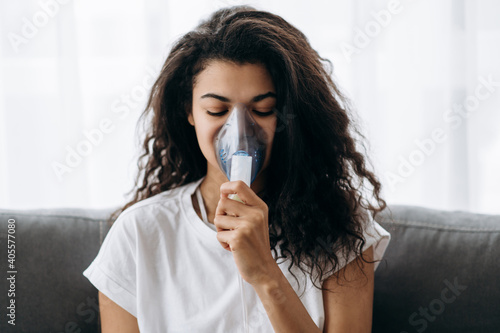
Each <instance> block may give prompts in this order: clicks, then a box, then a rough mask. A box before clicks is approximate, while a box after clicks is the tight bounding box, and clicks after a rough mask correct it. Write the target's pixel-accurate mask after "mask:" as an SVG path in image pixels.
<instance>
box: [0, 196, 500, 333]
mask: <svg viewBox="0 0 500 333" xmlns="http://www.w3.org/2000/svg"><path fill="white" fill-rule="evenodd" d="M390 210H391V211H392V219H391V216H390V213H391V212H390V211H389V209H386V210H385V211H384V212H382V214H381V215H380V216H378V217H377V221H378V222H379V223H380V224H381V225H382V226H383V227H384V228H386V229H387V230H388V231H389V232H390V233H391V235H392V239H391V242H390V244H389V247H388V248H387V250H386V253H385V256H384V259H383V260H382V262H381V263H380V265H379V266H378V269H377V271H376V273H375V299H374V320H373V332H384V333H390V332H397V333H403V332H406V333H410V332H454V333H459V332H496V331H498V328H499V327H500V289H499V282H498V279H497V278H498V277H499V275H500V268H499V267H500V266H499V264H498V263H499V259H498V258H500V246H499V245H500V216H491V215H482V214H472V213H465V212H448V211H439V210H433V209H427V208H422V207H413V206H402V205H392V206H391V207H390ZM111 211H112V209H105V210H85V209H55V210H50V209H41V210H0V221H1V225H2V229H1V230H0V243H1V245H0V258H2V259H1V260H0V271H1V272H2V274H3V275H5V274H7V273H6V272H7V271H10V269H9V267H8V266H7V264H8V262H7V260H6V258H7V245H8V236H7V235H8V230H9V228H8V227H7V222H8V220H9V219H14V220H15V222H14V223H11V224H10V225H11V226H13V225H14V226H15V228H10V229H14V233H13V234H12V235H14V236H15V239H12V238H11V240H15V267H14V269H15V270H16V271H17V273H16V274H14V275H15V277H14V278H15V281H14V282H15V283H14V289H15V296H14V297H6V296H7V292H8V290H9V288H10V287H11V284H10V282H9V281H12V280H7V279H6V278H5V277H2V279H0V281H1V282H0V289H1V290H3V292H2V296H1V297H0V316H1V318H2V320H0V332H53V333H58V332H65V333H66V332H80V333H84V332H100V330H99V327H100V324H99V307H98V298H97V289H95V287H94V286H93V285H92V284H91V283H90V282H89V281H88V280H87V278H85V277H84V276H83V275H82V272H83V271H84V270H85V269H86V268H87V267H88V266H89V265H90V263H91V262H92V260H93V259H94V258H95V256H96V255H97V252H98V251H99V248H100V245H101V244H102V241H103V240H104V237H105V236H106V234H107V232H108V230H109V226H108V225H107V223H106V218H107V217H108V215H109V213H110V212H111ZM11 232H12V231H11ZM11 244H12V243H11ZM9 275H10V274H9ZM7 277H9V276H7ZM11 299H14V300H15V324H16V325H15V326H11V325H9V324H8V321H7V320H9V317H7V313H6V310H7V311H10V310H8V309H7V307H8V306H9V304H10V303H8V302H10V300H11ZM5 318H7V320H5Z"/></svg>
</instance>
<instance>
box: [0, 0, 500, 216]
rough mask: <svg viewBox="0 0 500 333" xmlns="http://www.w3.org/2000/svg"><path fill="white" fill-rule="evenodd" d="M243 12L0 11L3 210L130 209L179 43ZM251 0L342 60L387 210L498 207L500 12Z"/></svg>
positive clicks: (78, 7) (464, 5)
mask: <svg viewBox="0 0 500 333" xmlns="http://www.w3.org/2000/svg"><path fill="white" fill-rule="evenodd" d="M240 3H242V2H240V1H234V0H225V1H222V0H221V1H202V0H197V1H189V2H188V1H166V0H147V1H139V0H136V1H132V0H128V1H124V0H122V1H116V0H107V1H89V0H87V1H70V0H40V1H29V0H23V1H19V2H14V1H2V2H0V36H1V37H2V38H1V41H0V208H17V209H25V208H50V207H88V208H104V207H111V206H117V205H121V204H123V203H125V200H126V199H127V198H128V197H127V196H126V192H127V191H129V190H130V188H131V186H132V185H133V178H134V176H135V173H136V162H137V161H136V160H137V156H138V152H139V148H138V147H139V141H138V134H139V133H140V129H136V122H137V119H138V117H139V115H140V113H141V112H142V110H143V108H144V106H145V103H146V98H147V94H148V92H149V89H150V87H151V85H152V83H153V80H154V79H155V78H156V76H157V75H158V73H159V69H160V66H161V65H162V63H163V61H164V59H165V57H166V56H167V54H168V51H169V48H170V47H171V44H172V42H173V41H174V40H175V39H176V38H178V37H180V36H181V35H182V34H184V33H186V32H187V31H189V30H190V29H192V28H193V27H194V26H195V25H196V24H197V23H198V22H199V20H200V19H202V18H205V17H207V16H208V15H209V14H210V13H211V12H212V11H214V10H216V9H217V8H220V7H223V6H228V5H235V4H240ZM245 3H247V4H251V5H255V6H256V7H258V8H261V9H264V10H269V11H272V12H275V13H277V14H279V15H281V16H282V17H284V18H285V19H286V20H288V21H289V22H290V23H292V24H294V25H295V26H296V27H298V28H299V29H301V30H302V31H303V32H304V33H305V34H306V36H308V38H309V40H310V42H311V44H312V45H313V47H314V48H315V49H316V50H318V52H319V53H320V55H322V56H323V57H326V58H329V59H330V60H331V61H332V63H333V65H334V76H335V79H336V81H337V83H338V84H339V85H340V87H341V88H342V89H343V90H344V91H345V92H346V93H347V95H348V96H349V97H350V98H351V99H352V100H353V102H354V105H355V107H356V109H357V118H358V121H359V123H360V125H361V128H362V131H363V132H364V133H365V135H366V136H367V138H368V148H369V151H368V153H369V155H370V158H371V160H372V161H373V168H374V169H375V172H376V173H377V174H378V175H379V177H380V179H381V181H382V183H383V185H384V192H383V196H384V198H385V199H386V200H387V202H388V203H389V204H410V205H417V206H425V207H431V208H439V209H447V210H466V211H474V212H481V213H496V214H499V213H500V191H499V190H498V185H500V175H499V171H500V170H499V169H500V131H499V129H500V126H499V125H500V66H499V60H498V59H500V20H499V19H498V18H499V17H500V16H499V14H500V3H499V2H497V1H495V0H489V1H486V0H481V1H473V0H470V1H466V0H441V1H431V0H414V1H410V0H406V1H405V0H401V1H368V0H367V1H361V0H358V1H349V2H347V1H340V0H338V1H320V0H311V1H307V2H304V1H297V0H294V1H250V2H245ZM355 116H356V115H355Z"/></svg>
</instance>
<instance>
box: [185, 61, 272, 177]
mask: <svg viewBox="0 0 500 333" xmlns="http://www.w3.org/2000/svg"><path fill="white" fill-rule="evenodd" d="M236 103H245V104H246V105H247V107H248V109H249V110H251V111H250V112H251V114H252V117H253V118H254V119H255V121H256V122H257V123H258V124H259V126H260V127H262V128H263V130H264V131H265V132H266V135H267V137H268V138H269V142H268V145H267V150H266V156H265V159H264V164H263V167H262V170H261V172H262V171H263V170H264V169H265V168H266V167H267V165H268V164H269V160H270V156H271V148H272V142H273V138H274V132H275V129H276V117H277V116H276V113H275V112H271V113H269V112H270V111H272V110H273V108H274V107H275V106H276V91H275V88H274V84H273V81H272V79H271V76H270V74H269V72H268V71H267V69H266V67H265V66H263V65H261V64H249V63H247V64H244V65H237V64H234V63H230V62H225V61H220V60H213V61H211V62H210V63H209V64H208V65H207V66H206V67H205V69H204V70H203V71H202V72H200V73H199V74H198V76H197V77H196V79H195V83H194V85H193V101H192V106H193V108H192V112H191V114H189V116H188V121H189V123H190V124H191V125H193V126H194V127H195V131H196V136H197V138H198V144H199V146H200V149H201V151H202V153H203V155H204V156H205V158H206V159H207V162H208V164H207V174H208V173H210V174H213V173H220V174H221V175H223V177H225V175H224V174H223V172H222V170H220V168H219V165H218V163H217V159H216V155H215V150H214V147H213V141H214V138H215V137H216V136H217V134H218V131H219V129H220V128H221V127H222V125H223V124H224V123H225V121H226V120H227V117H229V113H230V111H231V110H232V108H233V106H234V104H236ZM207 111H210V112H211V113H216V115H211V114H209V113H208V112H207ZM256 111H257V112H256ZM259 113H268V115H265V116H264V115H260V114H259Z"/></svg>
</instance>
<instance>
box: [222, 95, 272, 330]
mask: <svg viewBox="0 0 500 333" xmlns="http://www.w3.org/2000/svg"><path fill="white" fill-rule="evenodd" d="M250 111H251V110H250V109H249V108H248V107H247V106H246V105H245V104H243V103H237V104H235V105H234V106H233V108H232V110H231V113H230V114H229V117H228V118H227V120H226V122H225V123H224V125H222V127H221V128H220V130H219V133H218V135H217V136H216V137H215V139H214V143H213V144H214V148H215V154H216V156H217V161H218V163H219V167H220V168H221V170H222V171H223V172H224V173H225V174H226V176H227V178H228V179H229V181H235V180H242V181H244V182H245V184H247V185H248V186H249V187H250V185H251V184H252V182H253V181H254V180H255V178H256V177H257V175H258V174H259V171H260V170H261V169H262V166H263V165H264V159H265V157H266V150H267V144H268V138H267V135H266V133H265V131H264V130H263V129H262V127H260V126H259V124H258V123H257V122H256V121H255V119H253V117H252V115H251V114H250ZM228 197H229V198H230V199H233V200H237V201H240V202H242V203H244V202H243V201H242V200H241V199H240V198H238V195H237V194H230V195H229V196H228ZM238 281H239V286H240V292H241V299H242V304H243V318H244V329H245V332H248V330H249V327H248V313H247V307H246V302H245V287H244V284H243V281H242V278H241V276H240V275H239V274H238Z"/></svg>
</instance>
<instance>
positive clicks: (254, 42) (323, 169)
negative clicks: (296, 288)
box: [109, 6, 386, 290]
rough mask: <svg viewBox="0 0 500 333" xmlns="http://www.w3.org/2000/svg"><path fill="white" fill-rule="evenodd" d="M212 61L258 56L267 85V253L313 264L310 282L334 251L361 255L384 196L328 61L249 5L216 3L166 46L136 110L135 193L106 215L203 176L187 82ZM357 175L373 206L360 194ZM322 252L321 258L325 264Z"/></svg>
mask: <svg viewBox="0 0 500 333" xmlns="http://www.w3.org/2000/svg"><path fill="white" fill-rule="evenodd" d="M212 60H223V61H230V62H233V63H236V64H244V63H260V64H263V65H265V66H266V68H267V70H268V71H269V73H270V74H271V77H272V79H273V82H274V84H275V87H276V92H277V96H278V98H277V106H276V110H277V125H276V133H275V138H274V142H273V153H272V156H271V161H270V164H269V166H268V168H269V169H268V172H269V174H268V177H267V179H268V183H267V184H266V189H265V194H264V196H263V198H264V199H265V202H266V204H267V205H268V207H269V232H270V242H271V244H270V245H271V249H272V251H274V253H275V255H277V250H276V246H277V244H278V243H279V248H280V249H281V257H280V258H285V259H286V258H288V255H289V256H290V258H291V262H290V265H289V266H288V270H289V271H290V267H291V266H292V265H293V264H295V265H296V266H298V267H300V269H301V270H302V272H304V273H306V270H307V271H308V272H309V273H310V274H311V275H312V271H309V270H310V269H311V270H312V269H313V268H317V269H318V271H319V273H318V277H316V278H319V279H320V281H324V279H325V278H326V276H327V275H330V274H327V273H330V272H331V273H334V272H336V271H337V270H338V269H339V268H340V267H339V266H340V265H341V259H342V258H347V256H348V255H352V253H354V254H355V255H356V256H360V255H361V257H363V256H362V249H363V246H364V244H365V239H364V237H363V228H364V226H365V224H366V221H367V220H368V218H367V215H366V212H368V211H369V212H370V213H371V215H372V217H373V218H375V215H376V214H377V213H378V212H380V211H382V210H383V209H384V208H385V207H386V202H385V201H384V200H383V199H381V198H380V190H381V184H380V182H379V181H378V180H377V178H376V177H375V175H374V174H373V173H372V172H370V171H369V170H368V169H367V166H366V162H365V159H366V158H365V157H364V156H363V155H362V154H361V153H360V152H358V151H357V149H356V143H360V144H361V146H362V147H363V148H364V149H365V151H366V147H365V145H364V144H363V142H362V141H363V140H359V142H358V140H356V139H355V138H354V135H358V136H359V138H360V139H364V136H363V135H362V134H361V133H360V131H359V130H358V129H357V128H356V126H355V124H354V122H353V119H351V118H353V113H352V111H351V109H352V108H351V107H350V102H349V100H348V98H347V97H346V96H345V95H343V94H342V93H341V91H340V90H339V89H338V87H337V86H336V85H335V84H334V82H333V80H332V78H331V74H332V68H333V67H332V65H331V62H330V61H329V60H327V59H323V58H321V57H320V56H319V55H318V53H317V52H316V51H315V50H314V49H313V48H312V47H311V45H310V44H309V42H308V39H307V38H306V36H304V35H303V34H302V33H301V32H300V31H299V30H298V29H296V28H295V27H294V26H292V25H291V24H289V23H288V22H286V21H285V20H284V19H283V18H281V17H280V16H278V15H275V14H272V13H269V12H266V11H261V10H256V9H255V8H253V7H249V6H233V7H228V8H223V9H220V10H217V11H216V12H215V13H213V14H212V15H211V16H210V17H209V18H208V20H205V21H202V22H201V23H200V24H199V25H198V26H197V27H196V28H195V29H194V30H193V31H191V32H188V33H187V34H185V35H184V36H182V37H181V38H180V39H178V40H177V41H176V43H175V44H174V46H173V47H172V50H171V52H170V54H169V55H168V57H167V59H166V61H165V63H164V65H163V67H162V70H161V73H160V75H159V77H158V79H157V80H156V82H155V83H154V85H153V87H152V90H151V94H150V96H149V100H148V103H147V106H146V108H145V110H144V112H143V114H142V115H141V118H140V121H143V122H144V124H145V125H146V126H145V129H146V137H145V140H144V143H143V147H142V148H143V153H142V155H141V156H140V157H139V161H138V167H139V173H138V175H137V178H136V181H135V186H134V188H133V189H132V191H131V192H134V193H135V195H134V197H133V199H132V200H131V201H130V202H128V203H127V204H126V205H125V206H123V207H122V208H120V209H119V210H117V211H115V212H114V213H113V214H112V215H111V216H110V219H109V221H110V222H111V223H112V221H114V219H115V218H116V217H117V216H118V215H119V214H120V213H121V212H123V211H124V210H125V209H126V208H128V207H130V206H132V205H133V204H135V203H137V202H139V201H141V200H144V199H146V198H149V197H151V196H154V195H156V194H158V193H160V192H163V191H167V190H170V189H173V188H176V187H179V186H182V185H184V184H187V183H190V182H193V181H196V180H199V179H200V178H201V177H203V176H205V175H206V172H207V162H206V159H205V157H204V156H203V154H202V152H201V150H200V148H199V146H198V142H197V139H196V133H195V131H194V128H193V127H192V126H191V125H190V124H189V123H188V121H187V115H188V114H189V113H190V112H191V111H192V110H191V108H192V106H191V103H192V89H193V82H194V80H195V78H196V76H197V74H199V73H200V72H201V71H202V70H203V69H204V68H205V67H206V65H207V63H208V62H209V61H212ZM141 179H142V183H141V184H140V185H139V181H140V180H141ZM365 180H367V181H368V182H369V183H370V184H371V186H372V187H373V189H372V193H373V196H374V197H375V199H376V201H377V205H378V207H376V206H374V205H372V204H371V203H370V202H369V201H367V200H366V198H364V196H363V193H362V192H363V189H365V185H366V184H365ZM325 260H326V261H327V262H328V263H329V264H331V266H330V267H331V270H329V271H327V272H324V269H325V268H326V266H324V265H323V264H322V263H323V262H324V261H325ZM363 260H364V258H363ZM364 261H365V262H368V261H366V260H364ZM356 262H358V264H359V263H360V262H359V261H358V260H357V261H356ZM299 263H302V264H300V265H299ZM304 263H306V268H303V267H302V265H303V264H304ZM290 272H291V271H290ZM291 273H292V272H291ZM292 275H293V276H294V277H295V278H296V276H295V275H294V274H293V273H292ZM334 275H335V276H337V274H334ZM316 278H315V281H316ZM337 278H338V276H337ZM313 284H314V286H315V287H317V288H320V289H321V290H325V289H323V288H321V287H318V286H316V284H315V282H313Z"/></svg>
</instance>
